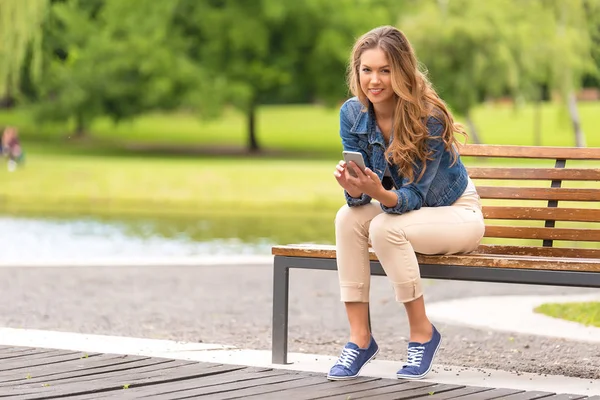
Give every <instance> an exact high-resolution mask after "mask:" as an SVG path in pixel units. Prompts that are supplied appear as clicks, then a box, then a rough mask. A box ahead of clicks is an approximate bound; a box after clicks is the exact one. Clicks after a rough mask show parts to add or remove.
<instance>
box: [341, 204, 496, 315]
mask: <svg viewBox="0 0 600 400" xmlns="http://www.w3.org/2000/svg"><path fill="white" fill-rule="evenodd" d="M484 230H485V227H484V222H483V215H482V213H481V204H480V200H479V196H478V195H477V194H471V195H463V196H462V197H461V198H459V199H458V200H457V201H456V202H455V203H454V204H452V205H451V206H446V207H422V208H420V209H419V210H413V211H409V212H407V213H405V214H388V213H385V212H383V210H382V209H381V206H380V205H379V203H378V202H375V201H373V202H371V203H369V204H366V205H363V206H358V207H348V206H347V205H345V206H343V207H342V208H341V209H340V210H339V211H338V213H337V214H336V217H335V238H336V253H337V268H338V277H339V281H340V294H341V300H342V301H343V302H362V303H366V302H368V301H369V289H370V280H371V274H370V267H369V243H371V246H372V247H373V250H374V251H375V254H377V258H378V259H379V261H380V262H381V265H382V267H383V269H384V271H385V273H386V275H387V277H388V278H389V279H390V281H391V283H392V285H393V288H394V292H395V295H396V301H398V302H402V303H406V302H409V301H412V300H415V299H417V298H419V297H420V296H421V295H422V294H423V289H422V286H421V274H420V271H419V264H418V263H417V257H416V254H415V252H417V253H422V254H456V253H467V252H470V251H473V250H475V249H476V248H477V246H478V245H479V242H480V241H481V238H482V237H483V234H484Z"/></svg>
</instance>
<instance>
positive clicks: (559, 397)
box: [544, 393, 588, 400]
mask: <svg viewBox="0 0 600 400" xmlns="http://www.w3.org/2000/svg"><path fill="white" fill-rule="evenodd" d="M587 398H588V397H587V396H584V395H581V394H566V393H563V394H555V395H554V396H550V397H544V399H545V400H578V399H587Z"/></svg>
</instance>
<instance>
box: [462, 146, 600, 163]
mask: <svg viewBox="0 0 600 400" xmlns="http://www.w3.org/2000/svg"><path fill="white" fill-rule="evenodd" d="M459 150H460V154H461V155H462V156H475V157H503V158H540V159H554V160H560V159H567V160H600V147H542V146H505V145H486V144H466V145H461V146H460V149H459Z"/></svg>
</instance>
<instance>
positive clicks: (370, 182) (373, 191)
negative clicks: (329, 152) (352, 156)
mask: <svg viewBox="0 0 600 400" xmlns="http://www.w3.org/2000/svg"><path fill="white" fill-rule="evenodd" d="M349 164H350V166H351V167H352V169H353V170H354V171H355V172H356V177H353V176H350V174H348V177H347V181H348V183H350V184H352V185H354V186H356V188H358V189H360V191H361V192H363V193H364V194H367V195H369V196H371V197H372V198H374V199H376V200H377V197H379V195H380V194H381V193H382V192H384V191H385V188H384V187H383V185H382V184H381V180H379V177H378V176H377V174H376V173H375V172H373V171H371V170H370V169H369V168H365V171H364V172H363V171H361V169H360V168H358V166H357V165H356V164H355V163H354V161H350V163H349Z"/></svg>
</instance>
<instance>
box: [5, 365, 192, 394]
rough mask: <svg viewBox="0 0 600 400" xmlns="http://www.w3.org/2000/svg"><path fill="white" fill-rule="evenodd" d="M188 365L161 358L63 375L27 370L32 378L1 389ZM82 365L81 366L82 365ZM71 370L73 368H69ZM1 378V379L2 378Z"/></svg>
mask: <svg viewBox="0 0 600 400" xmlns="http://www.w3.org/2000/svg"><path fill="white" fill-rule="evenodd" d="M188 363H193V362H190V361H182V362H178V363H175V364H173V360H165V359H160V358H145V359H142V360H136V361H132V362H128V363H125V364H117V365H115V364H113V363H107V364H106V365H102V366H99V367H96V368H93V369H88V368H84V367H81V368H78V369H75V370H72V369H71V370H67V371H64V372H62V373H48V372H51V371H53V369H52V367H53V366H50V368H48V369H45V371H46V373H45V374H44V373H43V372H42V373H36V372H37V371H35V370H33V371H30V370H29V369H28V370H27V374H28V375H30V376H31V378H25V376H24V375H21V376H22V378H21V380H20V381H17V382H14V381H13V382H9V383H8V384H3V385H1V386H0V388H1V387H8V386H12V387H19V388H23V389H25V388H27V387H30V386H35V385H37V384H42V383H49V384H68V383H70V382H72V381H77V382H83V381H87V380H94V379H98V378H99V377H101V378H105V379H108V378H109V377H110V376H111V375H112V376H116V377H121V376H123V375H124V374H126V373H128V372H132V371H134V372H137V371H139V373H142V372H144V371H152V370H154V369H156V368H158V369H164V368H165V364H173V365H187V364H188ZM80 365H81V364H80ZM69 368H72V367H71V366H69ZM0 378H1V377H0Z"/></svg>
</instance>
